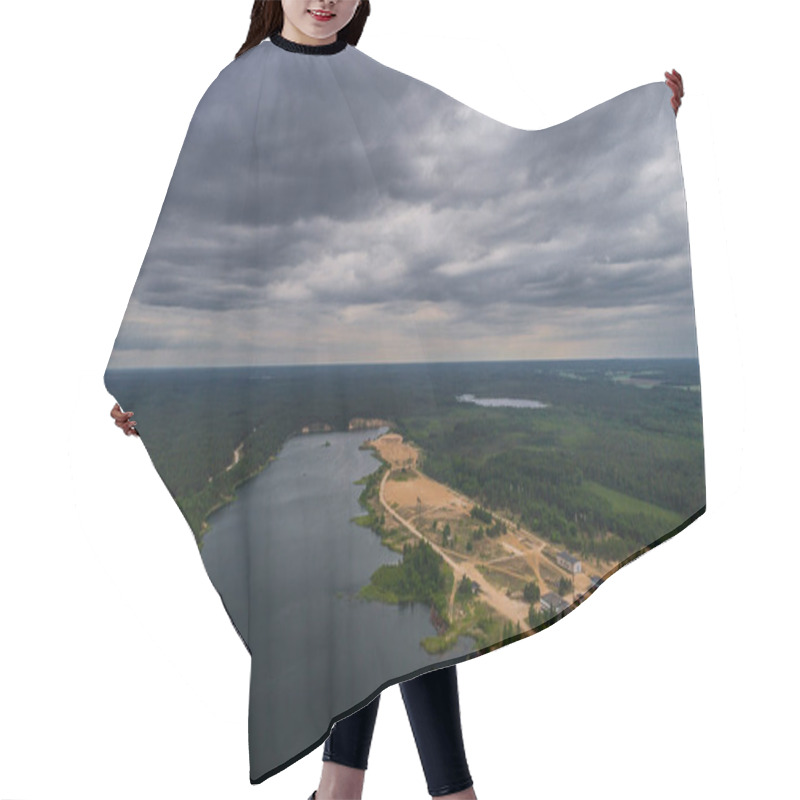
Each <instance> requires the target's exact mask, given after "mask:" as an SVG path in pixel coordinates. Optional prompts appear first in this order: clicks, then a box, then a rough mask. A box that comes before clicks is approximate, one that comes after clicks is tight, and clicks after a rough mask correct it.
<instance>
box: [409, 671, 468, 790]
mask: <svg viewBox="0 0 800 800" xmlns="http://www.w3.org/2000/svg"><path fill="white" fill-rule="evenodd" d="M400 691H401V693H402V695H403V702H404V703H405V705H406V711H407V713H408V720H409V722H410V723H411V730H412V732H413V734H414V740H415V742H416V744H417V751H418V752H419V757H420V761H421V762H422V769H423V772H424V773H425V780H426V782H427V784H428V791H429V792H430V794H431V796H432V797H444V796H449V795H457V794H460V793H462V792H463V794H461V796H462V797H469V796H474V793H473V792H471V791H469V790H470V787H472V783H473V782H472V776H471V775H470V771H469V767H468V765H467V757H466V753H465V751H464V739H463V735H462V731H461V709H460V707H459V701H458V678H457V675H456V667H455V665H452V666H449V667H445V668H443V669H437V670H433V671H432V672H426V673H423V674H422V675H419V676H417V677H416V678H412V679H411V680H410V681H403V682H402V683H401V684H400Z"/></svg>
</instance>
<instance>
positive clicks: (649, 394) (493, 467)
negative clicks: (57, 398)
mask: <svg viewBox="0 0 800 800" xmlns="http://www.w3.org/2000/svg"><path fill="white" fill-rule="evenodd" d="M620 372H625V373H638V374H640V375H645V374H657V375H659V376H660V377H661V378H662V379H663V380H664V383H665V385H664V386H657V387H655V388H652V389H640V388H637V387H635V386H630V385H625V384H624V383H618V382H616V381H614V380H612V379H610V378H611V374H612V373H620ZM697 382H699V378H698V374H697V362H696V361H691V360H652V361H646V362H645V361H632V362H622V361H589V362H500V363H490V364H485V363H483V364H482V363H477V364H421V365H404V364H400V365H378V366H375V365H344V366H330V367H291V368H289V367H258V368H252V369H245V368H236V369H225V370H219V369H218V370H205V369H198V370H144V371H142V370H136V371H127V370H126V371H113V372H109V373H107V385H108V388H109V390H110V391H111V393H112V394H113V395H114V396H115V397H116V399H118V400H119V401H120V404H121V405H122V407H123V409H125V410H132V411H134V414H135V418H136V419H137V421H138V423H139V430H140V433H141V436H142V442H143V443H144V444H145V446H146V447H147V451H148V453H149V455H150V457H151V458H152V460H153V463H154V465H155V466H156V468H157V469H158V472H159V474H160V475H161V477H162V479H163V480H164V483H165V484H166V486H167V488H168V489H169V491H170V493H171V494H172V495H173V497H175V499H176V501H177V502H178V504H179V506H180V507H181V510H182V511H183V513H184V514H185V515H186V518H187V520H188V521H189V524H190V526H191V528H192V530H193V531H194V532H195V535H196V536H199V532H200V530H201V527H202V522H203V519H205V518H206V516H207V515H208V513H209V512H210V511H211V510H212V509H213V508H215V507H217V506H219V505H222V504H224V503H225V502H229V501H230V499H232V497H233V496H234V495H235V489H236V486H237V485H239V484H240V483H242V482H243V481H244V480H246V479H247V478H248V477H250V476H252V475H254V474H256V473H257V472H258V471H259V470H260V469H262V468H263V467H264V465H265V464H267V463H268V461H269V459H270V458H271V457H273V456H275V455H277V453H278V452H279V450H280V448H281V446H282V445H283V443H284V442H285V441H286V440H287V439H288V438H289V437H290V436H292V435H295V434H297V433H299V432H300V430H301V428H302V427H303V426H306V425H315V424H317V425H328V426H330V427H331V428H332V429H333V430H346V429H347V424H348V422H349V420H350V419H351V418H353V417H359V416H360V417H368V418H374V417H378V418H382V419H390V420H392V421H393V423H394V425H395V429H396V430H398V432H400V433H401V434H402V435H403V436H404V437H405V438H406V439H410V440H412V441H414V442H415V443H416V444H417V445H418V446H420V447H421V448H422V450H423V453H424V457H423V460H422V462H421V464H420V467H421V468H422V469H423V470H424V471H425V472H427V473H428V474H430V475H431V476H432V477H434V478H436V479H438V480H440V481H442V482H443V483H447V484H448V485H451V486H453V487H454V488H456V489H458V490H459V491H461V492H463V493H464V494H466V495H468V496H469V497H471V498H472V499H473V500H474V501H475V502H476V503H479V504H480V505H481V506H484V507H485V509H488V510H491V509H496V510H499V509H504V510H507V511H510V512H513V513H515V514H518V515H519V516H520V518H521V519H522V520H523V522H524V524H525V525H526V526H529V527H531V528H532V529H534V530H536V531H539V532H541V533H542V534H543V535H546V536H548V537H550V538H552V539H553V540H554V541H556V542H562V543H564V544H565V545H566V546H568V547H570V549H574V550H576V551H577V552H595V553H598V554H599V555H605V556H606V557H609V558H611V557H613V558H622V557H624V556H625V555H627V554H629V553H630V552H631V549H638V547H640V546H641V544H646V543H649V542H651V541H653V539H654V538H657V537H658V536H660V535H663V534H664V533H665V532H667V530H665V528H669V526H670V523H672V522H674V519H675V518H676V517H680V519H683V518H685V517H686V516H688V515H689V514H691V513H694V512H695V511H697V510H698V509H699V508H700V507H701V506H702V505H703V503H704V502H705V492H704V483H703V454H702V443H701V440H700V431H701V424H702V420H701V413H700V394H699V392H696V391H687V390H686V387H688V386H692V385H694V384H696V383H697ZM667 384H669V385H667ZM676 387H683V388H676ZM463 394H472V395H475V396H477V397H516V398H526V399H532V400H539V401H541V402H544V403H547V404H548V407H547V408H543V409H529V408H502V407H492V408H488V407H482V406H479V405H476V404H474V403H467V402H459V401H457V400H456V398H457V397H458V396H460V395H463ZM242 442H244V450H243V454H242V458H241V460H240V461H239V462H238V463H237V464H236V465H235V466H233V467H232V468H231V469H228V467H229V466H230V465H231V464H232V460H233V451H234V449H235V448H236V447H238V446H239V445H240V444H241V443H242ZM209 479H210V480H209ZM593 484H600V485H601V486H602V487H607V488H608V489H613V490H615V491H616V492H619V493H620V494H621V495H625V496H627V497H630V498H636V499H637V500H640V501H645V502H647V503H649V504H652V507H642V506H641V504H640V505H636V504H631V505H629V506H626V505H625V504H620V503H616V504H612V502H611V501H610V500H609V498H608V497H606V496H604V495H603V494H602V493H599V492H597V491H596V486H593ZM659 509H663V510H664V511H663V513H662V512H660V511H659ZM487 524H488V523H487ZM606 531H611V532H613V533H614V534H615V536H614V537H612V538H604V535H605V533H606ZM634 545H635V547H634Z"/></svg>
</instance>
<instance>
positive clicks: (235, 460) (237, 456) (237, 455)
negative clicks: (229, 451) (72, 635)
mask: <svg viewBox="0 0 800 800" xmlns="http://www.w3.org/2000/svg"><path fill="white" fill-rule="evenodd" d="M243 450H244V442H242V443H241V444H240V445H239V446H238V447H237V448H236V449H235V450H234V451H233V461H232V462H231V463H230V464H228V466H227V467H225V472H230V470H232V469H233V468H234V467H235V466H236V465H237V464H238V463H239V459H241V457H242V451H243Z"/></svg>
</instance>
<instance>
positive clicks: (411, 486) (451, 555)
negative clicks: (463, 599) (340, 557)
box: [372, 433, 616, 630]
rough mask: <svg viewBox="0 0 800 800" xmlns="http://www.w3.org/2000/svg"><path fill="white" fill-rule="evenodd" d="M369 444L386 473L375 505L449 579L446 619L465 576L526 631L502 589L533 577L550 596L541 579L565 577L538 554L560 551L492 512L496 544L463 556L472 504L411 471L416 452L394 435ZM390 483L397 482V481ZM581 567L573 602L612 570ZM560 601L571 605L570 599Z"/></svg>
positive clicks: (518, 604)
mask: <svg viewBox="0 0 800 800" xmlns="http://www.w3.org/2000/svg"><path fill="white" fill-rule="evenodd" d="M372 444H373V445H374V446H375V448H376V449H377V450H378V452H379V453H380V455H381V457H382V458H384V459H385V460H386V461H387V462H389V464H391V467H392V469H391V470H390V471H388V472H387V473H386V474H385V475H384V477H383V481H382V482H381V487H380V501H381V504H382V505H383V507H384V509H385V512H386V515H387V519H388V518H389V517H390V516H391V517H392V518H394V519H395V520H396V522H398V523H399V524H400V525H401V526H402V527H403V528H405V529H406V530H407V531H409V532H410V533H412V534H413V535H415V536H417V537H418V538H420V539H425V540H426V541H427V542H428V543H429V544H430V545H431V546H432V547H433V548H434V550H436V552H437V553H439V554H440V555H441V556H442V558H443V559H444V560H445V561H446V562H447V564H448V565H449V566H450V568H451V569H452V570H453V572H454V574H455V578H456V580H455V586H454V590H453V594H452V595H451V598H450V617H451V619H452V617H453V604H454V597H455V588H456V587H457V586H458V584H459V582H460V581H461V578H462V575H465V574H466V575H467V577H468V578H469V579H470V580H473V581H475V582H476V583H477V584H478V585H479V586H480V588H481V595H480V596H481V599H483V600H484V601H485V602H487V603H488V604H489V605H491V606H492V607H493V608H494V609H495V610H496V611H497V612H498V613H499V614H501V615H502V616H503V617H505V618H506V619H508V620H510V621H511V622H512V623H517V622H519V623H520V626H521V627H522V629H523V630H525V629H527V627H528V603H526V602H524V601H523V600H521V599H516V598H512V597H509V596H508V594H507V587H508V586H509V585H515V584H516V585H519V583H520V582H522V584H524V583H526V582H529V581H530V580H531V579H532V578H533V577H535V578H536V581H537V583H538V584H539V588H540V589H541V592H542V594H546V593H547V592H549V591H554V588H553V586H551V585H549V584H548V582H547V580H546V579H545V578H546V576H549V577H551V578H555V580H556V581H557V579H558V576H564V577H566V578H569V577H570V573H569V572H568V571H567V570H565V569H563V568H561V567H559V566H558V565H557V564H555V563H554V562H553V561H551V560H550V559H549V558H547V556H546V555H544V551H545V548H547V549H548V550H549V551H550V552H551V553H553V554H555V553H556V552H559V551H560V550H562V549H563V548H562V547H560V546H555V545H552V544H550V543H549V542H547V541H546V540H545V539H543V538H541V537H539V536H537V535H536V533H534V532H533V531H530V530H527V529H526V528H523V527H521V526H518V525H517V524H516V523H514V522H513V521H512V520H511V519H509V518H507V517H504V516H503V515H501V514H498V513H494V512H492V513H493V516H494V517H495V519H500V520H502V521H504V522H505V523H506V526H507V532H506V533H505V534H503V535H501V536H499V537H497V538H489V537H486V536H484V537H483V538H482V539H480V540H478V541H476V542H474V543H473V548H474V549H473V551H472V552H471V553H470V552H467V551H466V549H465V542H466V541H467V540H468V539H469V532H470V531H471V530H473V529H474V528H475V527H476V526H477V525H478V524H479V523H477V522H476V520H475V519H473V518H472V517H471V516H470V511H471V510H472V508H473V506H474V505H475V503H474V502H473V501H472V500H471V499H470V498H468V497H466V496H464V495H462V494H461V493H459V492H457V491H455V490H454V489H451V488H450V487H448V486H445V485H444V484H442V483H439V482H438V481H435V480H433V479H432V478H430V477H428V476H427V475H425V474H423V473H422V472H420V471H419V470H418V469H417V468H416V466H417V463H418V460H419V451H418V449H417V448H415V447H414V446H413V445H412V444H411V443H409V442H406V441H404V440H403V438H402V436H401V435H400V434H397V433H387V434H384V435H383V436H381V437H379V438H377V439H375V440H374V441H373V442H372ZM404 468H405V471H404ZM396 477H402V478H403V479H402V480H397V479H395V478H396ZM434 522H435V523H436V530H435V531H434V529H433V526H434ZM446 523H449V525H450V527H451V531H453V532H454V533H455V538H456V543H455V546H448V547H444V546H442V535H441V531H442V529H443V528H444V526H445V524H446ZM574 555H577V554H574ZM479 566H486V567H490V568H491V569H492V571H493V572H492V573H490V574H489V576H488V577H487V576H484V575H483V574H482V573H481V571H480V570H479V569H478V567H479ZM581 566H582V569H583V572H581V573H577V574H576V575H574V585H575V596H576V597H577V596H578V595H580V594H582V593H583V592H585V591H586V590H587V589H588V588H589V586H590V585H591V580H590V575H591V574H594V575H599V576H600V577H602V576H603V575H605V574H607V573H608V572H610V571H611V569H612V568H613V567H615V566H616V564H611V563H609V562H599V561H597V560H596V559H582V560H581ZM543 573H544V574H543ZM503 579H505V581H504V580H503ZM564 599H565V600H566V601H567V602H569V603H571V602H572V599H573V597H572V593H569V594H568V595H566V596H565V597H564Z"/></svg>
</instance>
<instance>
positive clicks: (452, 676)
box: [322, 665, 472, 797]
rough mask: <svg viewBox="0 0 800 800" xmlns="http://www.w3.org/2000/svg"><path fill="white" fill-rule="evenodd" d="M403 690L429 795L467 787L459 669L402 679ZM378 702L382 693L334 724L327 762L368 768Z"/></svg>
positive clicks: (327, 745) (324, 757)
mask: <svg viewBox="0 0 800 800" xmlns="http://www.w3.org/2000/svg"><path fill="white" fill-rule="evenodd" d="M400 692H401V693H402V695H403V702H404V703H405V704H406V712H407V713H408V721H409V722H410V723H411V730H412V731H413V733H414V740H415V741H416V743H417V750H418V751H419V758H420V761H421V762H422V769H423V771H424V773H425V780H426V781H427V784H428V791H429V792H430V795H431V797H439V796H441V795H443V794H451V793H453V792H460V791H462V790H463V789H468V788H469V787H470V786H472V777H471V776H470V774H469V767H468V766H467V756H466V753H465V752H464V740H463V737H462V734H461V712H460V709H459V704H458V680H457V678H456V668H455V665H452V666H450V667H444V668H443V669H436V670H433V671H432V672H425V673H423V674H422V675H419V676H417V677H416V678H412V679H411V680H410V681H403V682H402V683H401V684H400ZM380 699H381V696H380V695H378V696H377V697H376V698H375V699H374V700H373V701H372V702H371V703H369V705H366V706H364V708H362V709H360V710H359V711H356V713H355V714H351V715H350V716H349V717H345V718H344V719H341V720H339V722H337V723H335V724H334V726H333V728H332V729H331V733H330V736H328V738H327V739H326V740H325V749H324V751H323V753H322V760H323V761H334V762H336V763H337V764H344V765H345V766H347V767H355V768H356V769H364V770H365V769H366V768H367V759H368V758H369V748H370V745H371V744H372V733H373V731H374V730H375V719H376V718H377V716H378V703H379V701H380Z"/></svg>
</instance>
